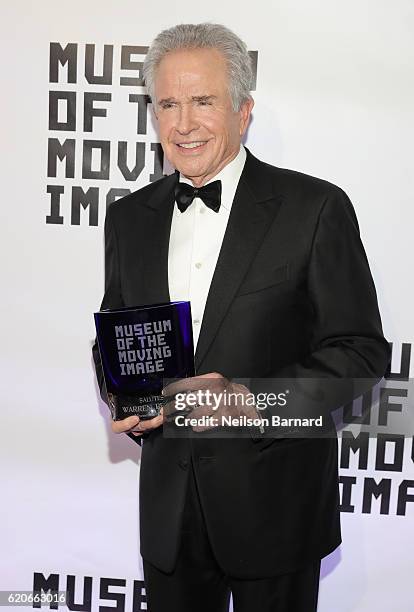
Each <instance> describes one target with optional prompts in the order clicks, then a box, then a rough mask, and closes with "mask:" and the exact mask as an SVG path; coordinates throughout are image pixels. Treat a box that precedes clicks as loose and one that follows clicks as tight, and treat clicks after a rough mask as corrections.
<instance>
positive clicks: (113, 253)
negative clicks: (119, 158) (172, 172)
mask: <svg viewBox="0 0 414 612" xmlns="http://www.w3.org/2000/svg"><path fill="white" fill-rule="evenodd" d="M112 207H113V205H111V206H109V208H108V210H107V213H106V218H105V230H104V236H105V292H104V296H103V299H102V303H101V310H103V309H104V308H122V307H123V306H125V304H124V301H123V298H122V290H121V276H120V269H119V253H118V237H117V233H116V228H115V224H114V221H113V218H112V217H113V208H112ZM92 356H93V360H94V363H95V371H96V378H97V380H98V385H99V391H100V394H101V398H102V399H103V401H104V402H105V403H106V404H107V405H108V396H107V393H106V387H105V381H104V376H103V370H102V363H101V357H100V354H99V348H98V342H97V340H96V338H95V342H94V345H93V347H92ZM127 435H128V436H129V437H130V438H131V440H134V442H136V443H137V444H141V436H134V435H132V434H131V433H128V434H127Z"/></svg>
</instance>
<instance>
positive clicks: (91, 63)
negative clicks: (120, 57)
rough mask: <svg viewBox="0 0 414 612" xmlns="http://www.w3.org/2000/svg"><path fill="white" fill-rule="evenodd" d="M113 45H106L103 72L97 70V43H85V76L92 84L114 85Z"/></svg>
mask: <svg viewBox="0 0 414 612" xmlns="http://www.w3.org/2000/svg"><path fill="white" fill-rule="evenodd" d="M113 62H114V47H113V45H104V54H103V67H102V74H100V75H98V74H96V72H95V45H85V78H86V80H87V81H88V83H90V84H94V85H112V70H113Z"/></svg>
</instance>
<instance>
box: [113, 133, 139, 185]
mask: <svg viewBox="0 0 414 612" xmlns="http://www.w3.org/2000/svg"><path fill="white" fill-rule="evenodd" d="M127 164H128V143H127V142H126V141H125V142H118V168H119V169H120V171H121V172H122V176H123V177H124V179H125V180H126V181H136V180H137V178H138V177H139V175H140V174H141V172H142V171H143V169H144V166H145V144H144V143H143V142H137V143H135V166H134V167H133V168H132V170H130V169H129V168H128V165H127Z"/></svg>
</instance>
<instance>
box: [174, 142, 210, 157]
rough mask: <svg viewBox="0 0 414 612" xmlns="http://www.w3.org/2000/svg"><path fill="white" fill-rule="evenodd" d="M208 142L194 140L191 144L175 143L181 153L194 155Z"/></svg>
mask: <svg viewBox="0 0 414 612" xmlns="http://www.w3.org/2000/svg"><path fill="white" fill-rule="evenodd" d="M207 142H208V140H194V141H192V142H177V143H175V144H176V146H177V148H178V149H179V150H180V152H181V153H184V154H186V153H187V152H188V153H194V152H198V151H200V150H202V149H203V148H204V147H205V145H206V144H207Z"/></svg>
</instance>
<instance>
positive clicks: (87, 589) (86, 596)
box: [66, 574, 92, 612]
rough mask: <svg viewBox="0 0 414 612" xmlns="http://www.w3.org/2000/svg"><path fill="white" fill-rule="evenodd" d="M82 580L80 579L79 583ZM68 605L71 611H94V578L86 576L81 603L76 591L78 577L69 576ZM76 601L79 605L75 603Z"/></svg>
mask: <svg viewBox="0 0 414 612" xmlns="http://www.w3.org/2000/svg"><path fill="white" fill-rule="evenodd" d="M79 580H80V578H78V581H79ZM66 591H67V602H68V603H67V605H68V609H69V610H74V611H75V612H91V610H92V577H91V576H84V578H83V591H82V598H81V601H80V602H79V599H80V597H79V593H78V592H77V590H76V576H74V575H70V574H69V575H68V576H67V578H66ZM75 601H76V602H77V603H75Z"/></svg>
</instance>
